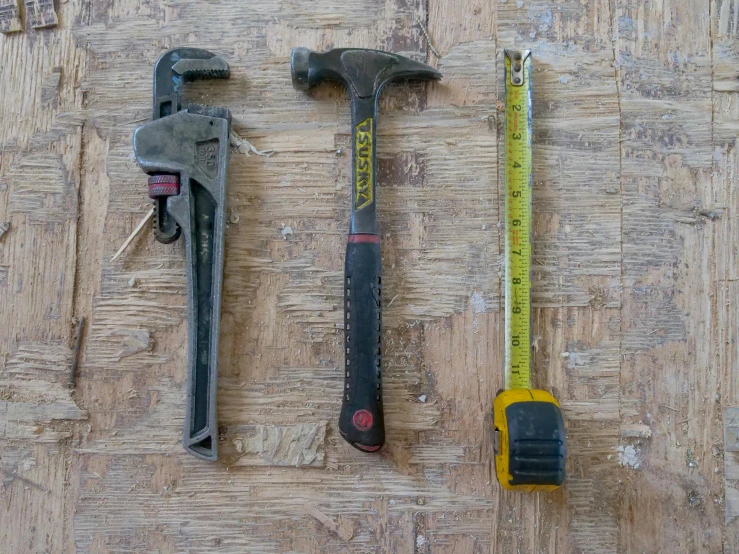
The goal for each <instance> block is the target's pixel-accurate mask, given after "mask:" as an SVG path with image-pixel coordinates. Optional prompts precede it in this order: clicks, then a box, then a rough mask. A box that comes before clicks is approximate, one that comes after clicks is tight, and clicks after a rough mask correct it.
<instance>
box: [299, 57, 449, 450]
mask: <svg viewBox="0 0 739 554" xmlns="http://www.w3.org/2000/svg"><path fill="white" fill-rule="evenodd" d="M291 58H292V59H291V65H292V80H293V86H294V87H295V88H296V89H298V90H303V91H305V90H308V89H309V88H311V87H312V86H313V85H315V84H317V83H319V82H321V81H324V80H332V81H339V82H340V83H343V84H344V86H346V88H347V89H348V90H349V95H350V98H351V104H352V215H351V221H350V224H349V238H348V241H347V245H346V259H345V265H344V338H345V343H344V347H345V348H346V362H345V366H344V371H345V374H344V391H343V397H342V406H341V415H340V416H339V432H340V433H341V436H342V437H344V439H345V440H346V441H348V442H349V444H351V445H352V446H354V447H355V448H358V449H360V450H364V451H365V452H374V451H376V450H379V449H380V447H382V445H383V443H384V442H385V420H384V416H383V412H382V384H381V360H382V344H381V343H382V337H381V334H380V331H381V325H382V308H381V303H380V300H381V298H380V293H381V289H382V287H381V284H382V283H381V275H380V273H381V261H380V236H379V230H378V226H377V208H376V200H377V194H376V183H377V155H376V152H377V150H376V142H375V141H376V139H375V137H376V132H375V129H376V126H377V102H378V99H379V97H380V90H382V87H383V86H384V85H385V84H386V83H389V82H390V81H393V80H396V79H423V80H433V81H438V80H439V79H441V73H439V72H438V71H436V70H435V69H434V68H432V67H429V66H428V65H426V64H422V63H420V62H415V61H413V60H410V59H408V58H405V57H403V56H398V55H397V54H391V53H389V52H381V51H379V50H365V49H362V48H338V49H334V50H329V51H328V52H324V53H320V52H313V51H311V50H308V49H307V48H294V49H293V51H292V56H291Z"/></svg>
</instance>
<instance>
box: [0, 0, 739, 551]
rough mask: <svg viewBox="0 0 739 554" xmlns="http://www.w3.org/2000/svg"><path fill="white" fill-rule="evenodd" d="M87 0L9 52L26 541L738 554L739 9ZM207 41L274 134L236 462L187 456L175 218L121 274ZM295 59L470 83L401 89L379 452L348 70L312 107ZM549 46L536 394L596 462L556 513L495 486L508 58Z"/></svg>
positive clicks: (17, 433)
mask: <svg viewBox="0 0 739 554" xmlns="http://www.w3.org/2000/svg"><path fill="white" fill-rule="evenodd" d="M30 3H31V4H33V5H34V6H36V5H38V6H41V4H42V3H35V4H34V3H33V2H30ZM27 4H28V3H27ZM12 5H13V4H12V2H11V3H8V2H5V3H0V15H2V17H5V16H7V15H8V14H10V15H13V14H11V11H12V10H11V11H3V9H5V8H4V7H7V6H10V7H11V8H12ZM48 5H49V6H51V7H52V8H53V4H52V3H48ZM56 8H57V11H58V13H57V14H56V15H57V16H58V25H57V26H56V27H53V28H51V29H48V30H42V31H41V30H40V31H36V30H33V31H31V30H29V31H28V32H26V33H13V34H9V35H3V36H2V37H0V76H1V77H2V87H3V94H2V95H0V119H1V120H2V121H3V125H1V126H0V221H2V222H9V223H10V225H9V227H8V230H7V231H6V232H5V234H4V235H3V236H2V239H1V240H0V313H2V314H3V318H4V322H5V325H3V326H2V327H0V470H2V474H1V475H0V477H1V485H0V497H1V498H2V502H0V528H2V529H14V532H13V533H3V534H0V552H25V551H28V552H44V551H48V552H90V553H93V552H95V553H98V552H100V553H119V552H120V553H122V552H184V551H187V552H224V553H225V552H234V553H236V552H239V553H241V552H254V553H265V554H266V553H277V552H280V553H282V552H304V553H318V552H322V553H324V552H342V553H344V552H347V553H357V554H358V553H366V552H397V553H406V552H418V553H424V554H427V553H428V554H437V553H442V554H446V553H448V554H451V553H475V554H477V553H487V552H490V553H493V552H496V553H497V552H522V553H523V552H525V553H534V552H563V553H564V552H568V553H569V552H573V553H585V552H598V553H607V552H657V551H674V552H721V551H724V552H733V551H736V550H737V549H738V548H739V517H736V516H737V514H739V493H738V492H737V489H739V485H737V483H738V482H739V469H737V468H738V467H739V465H738V463H737V459H736V458H737V452H736V444H735V442H736V441H735V440H734V439H735V438H736V434H737V431H736V429H737V423H736V420H737V416H736V411H737V409H738V408H737V407H739V384H738V383H739V380H738V379H737V360H739V350H737V348H738V346H737V344H738V342H737V340H736V336H737V332H738V331H739V324H738V323H737V315H736V314H737V309H736V307H737V304H738V303H739V286H737V283H739V248H738V247H737V244H738V243H737V236H738V235H737V231H738V229H737V215H736V214H737V211H739V192H738V191H737V180H738V175H737V164H739V158H738V156H739V154H737V149H736V138H737V136H739V98H737V96H736V95H737V93H738V92H739V88H738V87H737V85H736V83H737V70H736V66H737V64H736V62H737V59H739V43H738V42H737V33H739V26H738V25H737V14H739V4H738V3H737V1H736V0H715V1H713V2H711V3H707V2H699V1H698V0H688V1H680V2H678V1H676V0H664V1H659V2H656V1H652V0H649V1H646V2H645V1H641V0H639V1H637V0H613V1H609V0H597V1H595V2H581V1H579V0H561V1H558V2H551V1H549V0H523V1H516V0H496V1H494V2H484V1H481V0H461V1H459V2H444V1H441V0H428V1H426V2H422V1H420V0H361V1H360V2H354V3H349V2H338V1H336V0H316V1H315V2H310V3H309V2H301V1H298V0H289V1H285V0H265V1H263V2H251V3H244V2H240V1H238V0H209V1H207V2H206V1H203V2H194V1H191V0H175V1H171V0H170V1H167V2H164V1H159V0H154V1H149V0H146V1H143V0H117V1H115V2H113V1H112V0H102V1H95V2H92V1H90V0H68V1H66V2H62V3H59V4H57V6H56ZM27 13H28V12H27ZM34 13H35V12H34ZM47 15H48V17H46V16H44V18H45V19H44V21H46V22H49V21H51V20H50V19H49V18H50V17H51V15H50V14H47ZM6 19H7V18H6ZM11 19H12V18H11ZM11 19H8V21H11ZM0 20H2V21H5V20H4V19H2V18H0ZM419 22H421V23H422V24H423V25H424V26H425V27H426V29H427V30H428V35H429V39H430V40H431V41H432V43H433V45H434V47H435V48H436V50H437V51H438V52H439V54H440V57H439V58H438V59H437V58H436V57H435V56H434V55H432V54H431V52H430V48H429V46H428V44H427V39H426V37H425V36H424V34H423V32H422V31H421V25H419ZM0 25H2V24H0ZM2 28H3V29H4V28H5V27H2ZM8 28H10V27H8ZM177 45H193V46H202V47H205V48H207V49H209V50H211V51H213V52H216V53H218V54H219V55H222V56H224V57H225V58H226V59H227V60H228V61H229V64H230V65H231V69H232V77H231V79H230V80H228V81H218V82H211V83H209V82H197V83H193V84H191V85H187V87H188V88H186V96H187V101H192V102H199V103H203V104H211V105H223V106H228V107H229V108H230V109H231V111H232V113H233V116H234V122H233V127H234V131H235V132H236V133H237V134H238V136H240V137H241V138H242V139H244V140H248V141H249V142H250V143H251V144H253V145H254V147H255V149H256V150H258V151H273V154H271V155H270V156H263V155H257V154H255V153H252V154H251V155H247V153H246V152H247V149H245V148H242V149H238V148H234V149H233V151H232V163H231V167H230V169H229V198H228V200H229V207H228V218H229V225H228V229H227V236H226V268H225V276H224V303H223V315H222V323H221V329H222V335H221V342H220V345H219V348H220V368H219V372H220V375H219V391H218V402H219V404H218V410H219V423H220V429H219V431H220V435H221V436H220V441H221V451H222V454H223V455H222V457H221V460H220V461H219V462H218V463H215V464H208V463H203V462H201V461H198V460H195V459H193V458H191V457H189V456H187V455H186V454H185V453H184V452H183V451H182V449H181V447H180V445H179V441H180V435H181V430H182V425H183V418H184V405H185V379H186V372H185V368H186V348H185V346H186V345H185V337H186V320H185V315H186V307H185V305H186V302H185V270H184V250H183V245H182V243H181V242H180V243H176V244H173V245H161V244H159V243H157V242H156V241H155V240H154V239H153V236H152V235H151V233H148V232H144V233H141V234H140V235H139V236H137V237H136V238H135V239H134V240H133V242H132V243H131V245H130V246H129V247H128V248H127V249H126V251H125V252H124V253H123V254H122V255H121V257H120V258H118V259H117V260H115V261H114V262H113V263H111V262H110V259H111V256H112V255H113V253H115V252H116V251H117V250H118V248H119V247H120V245H121V244H122V242H123V241H124V240H125V239H126V238H127V237H128V236H129V235H130V233H131V231H132V230H133V228H134V227H135V226H136V224H137V223H138V222H139V221H140V220H141V218H142V217H143V215H145V213H146V211H147V210H148V209H149V202H148V200H147V198H146V193H145V176H144V174H143V173H142V172H141V171H140V170H139V169H138V167H137V165H136V163H135V161H134V159H133V158H132V155H131V136H132V133H133V130H134V129H135V128H136V126H137V125H139V124H140V123H142V122H144V121H146V120H148V119H149V118H150V115H151V114H150V109H151V108H150V105H151V87H152V83H151V71H152V66H153V64H154V62H155V60H156V59H157V57H158V56H159V55H160V54H161V53H162V52H164V51H165V50H166V49H168V48H171V47H173V46H177ZM294 46H307V47H310V48H313V49H316V50H324V49H327V48H330V47H341V46H356V47H365V48H381V49H387V50H392V51H395V52H398V53H400V54H403V55H406V56H409V57H411V58H413V59H416V60H420V61H426V62H428V63H431V64H432V65H434V66H436V67H438V69H439V70H440V71H441V72H442V73H443V75H444V79H443V80H442V81H441V82H440V83H433V84H426V83H415V82H411V83H394V84H392V85H390V86H388V87H387V89H386V90H385V91H383V94H382V96H381V99H380V106H379V108H380V115H379V121H378V155H379V162H378V163H379V173H378V174H379V188H378V203H379V218H380V227H381V230H382V255H383V267H384V270H385V273H384V275H383V286H384V288H385V293H386V294H385V298H386V301H385V310H384V312H385V319H384V325H383V332H384V334H385V336H384V341H383V342H384V344H385V351H384V352H383V354H384V356H383V358H384V364H385V367H384V378H385V382H384V387H385V389H384V390H385V403H386V420H387V430H388V443H387V445H386V447H385V448H384V449H383V450H382V451H381V453H379V454H378V455H375V456H369V455H366V454H364V453H361V452H358V451H356V450H354V449H352V448H351V447H350V446H348V445H347V444H346V443H345V442H344V441H343V440H342V439H341V438H340V436H339V434H338V432H337V428H336V418H337V416H338V410H339V406H340V395H341V387H342V382H343V378H342V372H341V364H342V363H343V354H342V332H343V331H342V328H341V325H342V322H343V318H342V310H341V309H340V304H341V298H342V288H341V279H342V274H343V273H342V270H343V253H344V243H345V234H346V232H347V228H348V218H349V182H350V179H351V165H350V150H349V146H350V126H349V122H350V105H349V100H348V95H347V93H346V91H345V90H343V89H342V88H341V87H339V86H338V85H331V84H326V85H321V86H320V87H318V88H317V89H315V90H313V91H311V92H310V93H309V94H304V93H301V92H297V91H295V90H294V89H293V88H292V86H291V83H290V70H289V55H290V49H291V48H292V47H294ZM519 47H521V48H524V47H526V48H532V50H533V53H534V74H533V75H534V99H533V100H534V119H533V129H534V213H535V222H534V236H533V241H534V260H533V270H532V276H533V282H534V298H533V300H534V311H533V314H532V321H533V325H534V335H535V339H534V381H535V384H536V386H538V387H541V388H545V389H548V390H551V391H553V392H554V393H555V395H556V396H557V398H559V400H560V401H561V403H562V407H563V409H564V411H565V417H566V421H567V428H568V429H567V436H568V448H569V458H568V478H567V482H566V485H565V486H564V487H563V488H562V489H561V490H559V491H557V492H556V493H552V494H537V495H514V494H510V493H507V492H504V491H502V490H501V489H500V488H499V487H498V485H497V483H496V482H495V476H494V467H493V466H492V443H491V437H492V419H491V406H492V401H493V398H494V395H495V394H496V392H497V390H498V389H499V388H500V387H501V385H502V377H503V376H502V367H503V357H502V356H503V354H502V351H503V348H502V328H503V321H502V297H501V290H500V277H501V275H500V271H501V267H502V265H501V258H500V256H501V251H502V249H501V241H502V234H501V231H502V229H501V228H500V227H499V223H500V220H501V215H502V213H503V212H502V205H501V198H502V195H501V194H500V186H501V184H500V183H501V182H502V175H503V173H502V167H501V154H502V149H503V148H502V147H503V140H504V135H503V131H504V121H503V120H502V110H501V109H500V108H501V102H502V100H503V98H504V87H503V82H502V74H503V72H502V51H503V49H504V48H519ZM287 227H290V229H291V230H292V233H287V232H283V231H284V230H285V229H286V228H287ZM83 316H84V317H86V318H87V321H88V324H87V326H86V327H87V329H86V332H85V334H84V337H83V341H82V356H81V359H80V367H79V372H78V379H77V388H76V390H75V391H73V392H70V391H69V390H68V389H66V387H65V386H64V384H65V381H66V378H67V375H68V373H69V367H70V364H71V361H72V346H73V339H74V329H75V322H76V321H77V319H78V318H79V317H83ZM306 504H308V505H310V506H313V507H316V510H318V511H317V512H315V511H312V510H309V511H306V508H305V506H306ZM311 513H313V514H314V515H311ZM316 513H319V514H321V516H320V517H318V519H316V517H314V516H315V514H316ZM326 522H329V523H326ZM331 524H333V525H334V526H335V527H336V529H339V530H341V531H342V535H343V537H342V536H340V535H337V534H335V533H334V532H330V531H329V529H327V528H326V527H325V526H324V525H328V526H329V528H331V529H333V528H334V527H333V526H332V525H331ZM350 529H352V530H353V532H349V530H350ZM350 536H351V538H349V537H350Z"/></svg>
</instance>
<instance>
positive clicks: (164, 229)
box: [149, 48, 231, 244]
mask: <svg viewBox="0 0 739 554" xmlns="http://www.w3.org/2000/svg"><path fill="white" fill-rule="evenodd" d="M230 75H231V72H230V69H229V67H228V64H227V63H226V61H225V60H224V59H223V58H221V57H220V56H216V55H215V54H213V53H212V52H209V51H207V50H203V49H201V48H174V49H172V50H169V51H167V52H165V53H164V54H162V55H161V56H160V57H159V59H158V60H157V62H156V65H155V66H154V102H153V109H152V120H156V119H159V118H162V117H167V116H170V115H173V114H176V113H177V112H179V111H181V110H182V93H183V88H184V84H185V83H189V82H192V81H195V80H198V79H228V78H229V77H230ZM229 117H230V116H229ZM152 177H166V179H165V180H164V181H165V182H162V181H156V182H152V181H151V180H150V182H149V196H150V197H151V198H152V199H153V200H154V236H155V237H156V239H157V240H158V241H159V242H161V243H163V244H170V243H172V242H175V241H176V240H177V239H178V238H179V237H180V233H181V229H180V226H179V225H178V224H177V222H176V221H175V220H174V218H172V217H171V215H170V214H169V209H168V207H167V198H168V197H170V196H176V195H177V194H178V193H179V177H178V176H177V175H162V174H155V175H152ZM164 184H166V185H168V186H161V185H164ZM152 185H159V186H152Z"/></svg>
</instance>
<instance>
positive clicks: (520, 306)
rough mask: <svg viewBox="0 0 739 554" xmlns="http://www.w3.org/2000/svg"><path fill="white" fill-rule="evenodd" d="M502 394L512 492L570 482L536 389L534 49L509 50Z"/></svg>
mask: <svg viewBox="0 0 739 554" xmlns="http://www.w3.org/2000/svg"><path fill="white" fill-rule="evenodd" d="M505 68H506V71H505V75H506V79H505V89H506V120H505V121H506V130H505V187H506V188H505V387H506V390H505V391H501V392H499V393H498V395H497V396H496V398H495V402H494V405H493V411H494V413H493V419H494V423H495V468H496V474H497V477H498V481H499V482H500V484H501V485H502V486H503V487H504V488H506V489H510V490H519V491H544V490H554V489H556V488H557V487H559V486H560V485H561V484H562V482H563V481H564V477H565V453H566V445H565V428H564V419H563V418H562V411H561V410H560V407H559V404H558V403H557V400H556V399H555V398H554V397H553V396H552V395H551V394H550V393H548V392H547V391H543V390H535V389H532V388H531V220H532V217H531V184H532V183H531V168H532V164H531V113H532V112H531V51H530V50H506V51H505Z"/></svg>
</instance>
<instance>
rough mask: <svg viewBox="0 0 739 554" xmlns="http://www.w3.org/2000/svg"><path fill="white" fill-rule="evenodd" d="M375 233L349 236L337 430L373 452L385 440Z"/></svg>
mask: <svg viewBox="0 0 739 554" xmlns="http://www.w3.org/2000/svg"><path fill="white" fill-rule="evenodd" d="M381 288H382V284H381V261H380V237H379V235H370V234H357V235H349V242H348V244H347V247H346V265H345V269H344V312H345V313H344V335H345V342H344V348H345V356H346V361H345V365H344V372H345V373H344V391H343V402H342V406H341V415H340V416H339V431H340V432H341V435H342V436H343V437H344V439H346V440H347V441H348V442H349V443H350V444H351V445H352V446H354V447H356V448H358V449H360V450H364V451H365V452H374V451H375V450H379V448H380V447H381V446H382V445H383V443H384V442H385V421H384V417H383V412H382V382H381V360H382V349H381V333H380V331H381V324H382V307H381V296H380V295H381Z"/></svg>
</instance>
